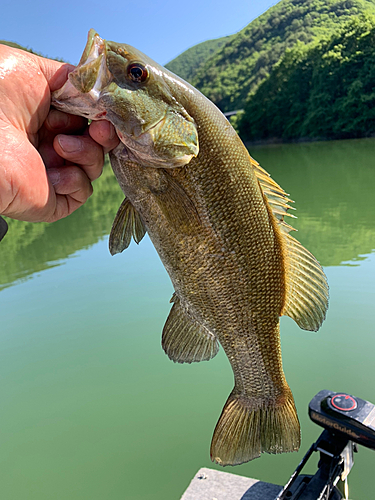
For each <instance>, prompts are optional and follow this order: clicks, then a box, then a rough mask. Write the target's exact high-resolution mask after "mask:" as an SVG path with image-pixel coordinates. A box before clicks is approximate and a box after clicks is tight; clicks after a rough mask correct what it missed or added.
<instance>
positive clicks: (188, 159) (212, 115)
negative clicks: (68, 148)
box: [53, 30, 328, 465]
mask: <svg viewBox="0 0 375 500" xmlns="http://www.w3.org/2000/svg"><path fill="white" fill-rule="evenodd" d="M53 105H54V106H55V107H56V108H57V109H60V110H63V111H66V112H68V113H73V114H78V115H82V116H86V117H87V118H89V119H92V120H100V119H104V118H105V119H107V120H109V121H110V122H112V123H113V125H114V126H115V128H116V131H117V133H118V135H119V137H120V139H121V143H120V145H119V146H118V147H117V148H116V149H115V150H113V151H112V152H111V153H110V161H111V165H112V168H113V171H114V173H115V175H116V177H117V180H118V182H119V184H120V186H121V188H122V190H123V192H124V194H125V199H124V201H123V203H122V204H121V206H120V208H119V211H118V213H117V215H116V217H115V221H114V224H113V227H112V231H111V235H110V251H111V253H112V254H114V253H118V252H122V251H123V250H124V249H125V248H127V247H128V246H129V244H130V241H131V239H132V238H134V240H135V241H136V242H137V243H139V242H140V241H141V239H142V238H143V236H144V235H145V233H146V231H147V233H148V234H149V236H150V238H151V241H152V242H153V244H154V246H155V248H156V250H157V252H158V253H159V256H160V258H161V260H162V262H163V264H164V266H165V268H166V270H167V272H168V274H169V276H170V278H171V281H172V283H173V286H174V290H175V292H174V294H173V297H172V299H171V302H172V303H173V305H172V308H171V311H170V314H169V316H168V319H167V321H166V324H165V326H164V329H163V334H162V346H163V348H164V351H165V352H166V353H167V355H168V356H169V358H170V359H172V360H173V361H175V362H179V363H191V362H198V361H203V360H209V359H211V358H213V357H214V356H215V355H216V353H217V352H218V349H219V344H220V345H221V346H222V347H223V349H224V351H225V353H226V355H227V357H228V359H229V362H230V364H231V366H232V369H233V374H234V389H233V391H232V393H231V394H230V396H229V398H228V400H227V402H226V404H225V406H224V408H223V411H222V414H221V416H220V418H219V420H218V423H217V425H216V428H215V431H214V435H213V438H212V443H211V458H212V460H213V461H215V462H217V463H219V464H221V465H237V464H241V463H244V462H247V461H249V460H252V459H253V458H256V457H259V456H260V454H261V452H268V453H282V452H289V451H295V450H298V448H299V445H300V427H299V422H298V417H297V412H296V408H295V404H294V400H293V396H292V392H291V390H290V388H289V386H288V384H287V382H286V379H285V376H284V372H283V368H282V360H281V349H280V334H279V317H280V316H282V315H288V316H290V317H291V318H293V319H294V320H295V321H296V322H297V324H298V325H299V326H300V327H301V328H303V329H306V330H313V331H316V330H317V329H318V328H319V327H320V325H321V323H322V321H323V319H324V318H325V313H326V310H327V307H328V285H327V280H326V277H325V275H324V272H323V270H322V268H321V266H320V265H319V263H318V262H317V261H316V259H315V258H314V257H313V256H312V255H311V254H310V253H309V252H308V251H307V250H306V249H305V248H304V247H303V246H302V245H301V244H300V243H299V242H298V241H297V240H295V239H294V238H292V237H291V236H290V234H289V233H290V231H291V229H292V228H291V227H290V226H289V225H288V224H287V223H286V222H285V221H284V217H285V216H286V215H288V214H287V210H288V209H289V208H290V206H289V205H288V203H289V202H290V201H291V200H289V199H288V198H287V195H286V193H285V192H284V191H283V189H282V188H281V187H280V186H279V185H278V184H277V183H276V182H274V181H273V180H272V179H271V177H270V176H269V175H268V174H267V172H266V171H265V170H263V169H262V168H261V167H260V166H259V164H258V163H257V162H256V161H255V160H254V159H253V158H251V156H250V155H249V153H248V151H247V150H246V148H245V147H244V145H243V143H242V142H241V140H240V138H239V137H238V135H237V134H236V132H235V131H234V129H233V128H232V126H231V125H230V123H229V122H228V120H227V119H226V118H225V117H224V115H223V114H222V113H221V112H220V111H219V110H218V109H217V108H216V106H215V105H214V104H213V103H212V102H210V101H209V100H208V99H206V98H205V97H204V96H203V95H202V94H201V93H200V92H199V91H197V90H196V89H195V88H194V87H192V86H191V85H189V84H188V83H186V82H185V81H183V80H182V79H180V78H179V77H177V76H176V75H174V74H173V73H171V72H169V71H168V70H166V69H165V68H163V67H161V66H159V65H158V64H157V63H155V62H154V61H152V60H151V59H149V58H148V57H147V56H145V55H144V54H142V53H141V52H139V51H138V50H136V49H134V48H133V47H131V46H130V45H126V44H119V43H115V42H111V41H106V40H103V39H102V38H100V37H99V35H98V34H97V33H96V32H95V31H94V30H90V32H89V37H88V42H87V45H86V48H85V50H84V53H83V55H82V58H81V60H80V63H79V64H78V66H77V67H76V69H75V70H74V71H73V72H72V73H70V75H69V80H68V81H67V82H66V84H65V85H64V86H63V87H62V88H61V89H60V90H58V91H56V92H55V93H54V94H53Z"/></svg>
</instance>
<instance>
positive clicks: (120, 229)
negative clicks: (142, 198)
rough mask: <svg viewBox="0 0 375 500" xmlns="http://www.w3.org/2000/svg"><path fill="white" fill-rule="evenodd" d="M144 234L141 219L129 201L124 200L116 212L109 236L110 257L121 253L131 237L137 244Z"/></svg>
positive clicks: (144, 230) (144, 229)
mask: <svg viewBox="0 0 375 500" xmlns="http://www.w3.org/2000/svg"><path fill="white" fill-rule="evenodd" d="M145 234H146V228H145V226H144V224H143V222H142V219H141V217H140V215H139V213H138V212H137V211H136V209H135V208H134V207H133V205H132V204H131V203H130V201H129V200H128V199H127V198H125V199H124V201H123V202H122V203H121V205H120V208H119V209H118V211H117V214H116V217H115V220H114V221H113V225H112V230H111V234H110V236H109V251H110V252H111V255H115V254H116V253H121V252H123V251H124V250H125V249H126V248H128V246H129V245H130V242H131V239H132V237H133V238H134V241H135V242H136V243H137V244H138V243H139V242H140V241H141V240H142V238H143V236H144V235H145Z"/></svg>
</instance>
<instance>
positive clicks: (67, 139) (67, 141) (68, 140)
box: [57, 135, 82, 153]
mask: <svg viewBox="0 0 375 500" xmlns="http://www.w3.org/2000/svg"><path fill="white" fill-rule="evenodd" d="M57 140H58V141H59V144H60V146H61V149H62V150H63V151H65V152H66V153H75V152H76V151H80V150H81V149H82V141H81V139H79V138H78V137H73V136H72V135H60V136H59V137H58V139H57Z"/></svg>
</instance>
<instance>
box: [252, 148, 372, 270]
mask: <svg viewBox="0 0 375 500" xmlns="http://www.w3.org/2000/svg"><path fill="white" fill-rule="evenodd" d="M251 153H252V155H253V156H254V157H255V158H256V159H257V160H258V161H259V162H260V163H261V164H262V165H263V166H264V167H265V168H266V170H268V171H269V172H270V173H271V175H272V176H273V177H274V179H275V180H276V181H277V182H279V184H280V185H281V186H282V187H283V188H284V189H285V190H286V191H287V192H288V193H290V194H291V198H292V199H293V200H295V202H296V203H295V207H296V208H297V211H296V215H297V216H298V219H297V220H296V221H293V222H292V225H293V226H294V227H295V228H297V229H298V230H299V232H298V233H297V238H298V239H299V241H300V242H301V243H302V244H303V245H305V246H306V247H307V248H308V249H309V250H310V251H311V252H312V253H313V254H314V255H315V256H316V257H317V258H318V260H319V261H320V262H321V263H322V264H323V266H337V265H340V264H344V263H346V262H347V261H354V260H356V259H362V257H361V255H363V254H368V253H371V252H372V250H373V249H374V248H375V227H374V220H375V204H374V203H372V202H371V201H372V199H373V193H374V188H375V176H374V157H375V140H373V139H371V140H352V141H335V142H325V143H312V144H292V145H277V146H269V147H266V148H265V147H254V148H251Z"/></svg>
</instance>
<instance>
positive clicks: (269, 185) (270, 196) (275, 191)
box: [250, 157, 296, 233]
mask: <svg viewBox="0 0 375 500" xmlns="http://www.w3.org/2000/svg"><path fill="white" fill-rule="evenodd" d="M250 158H251V157H250ZM251 165H252V167H253V170H254V173H255V175H256V178H257V179H258V182H259V184H260V187H261V189H262V191H263V193H264V195H265V196H266V198H267V201H268V204H269V205H270V207H271V210H272V212H273V214H274V216H275V217H276V219H277V220H278V222H279V224H280V229H281V230H282V231H283V232H284V233H289V231H296V230H295V229H294V228H293V227H292V226H289V224H287V223H286V222H285V221H284V217H285V216H288V217H292V218H293V219H295V218H296V217H295V215H292V214H288V213H287V211H288V210H295V209H294V208H293V207H291V206H290V205H289V203H294V201H293V200H291V199H290V198H288V196H289V195H288V194H287V193H286V192H285V191H284V190H283V188H282V187H281V186H279V185H278V184H277V182H275V181H274V180H273V179H272V177H271V176H270V174H269V173H268V172H266V171H265V170H264V169H263V168H262V167H261V166H260V165H259V163H258V162H257V161H256V160H254V158H251Z"/></svg>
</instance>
